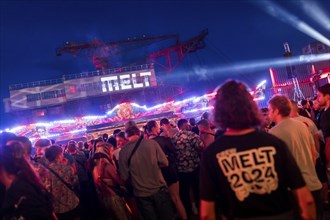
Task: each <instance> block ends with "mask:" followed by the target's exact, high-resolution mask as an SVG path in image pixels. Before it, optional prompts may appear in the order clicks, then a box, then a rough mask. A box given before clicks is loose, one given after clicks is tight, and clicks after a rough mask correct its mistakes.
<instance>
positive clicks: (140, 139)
mask: <svg viewBox="0 0 330 220" xmlns="http://www.w3.org/2000/svg"><path fill="white" fill-rule="evenodd" d="M142 139H143V137H142V135H141V137H140V138H139V140H138V141H137V142H136V144H135V146H134V148H133V150H132V153H131V155H130V156H129V158H128V160H127V164H128V169H129V167H130V165H131V159H132V157H133V155H134V153H135V151H136V150H137V148H138V147H139V145H140V143H141V141H142Z"/></svg>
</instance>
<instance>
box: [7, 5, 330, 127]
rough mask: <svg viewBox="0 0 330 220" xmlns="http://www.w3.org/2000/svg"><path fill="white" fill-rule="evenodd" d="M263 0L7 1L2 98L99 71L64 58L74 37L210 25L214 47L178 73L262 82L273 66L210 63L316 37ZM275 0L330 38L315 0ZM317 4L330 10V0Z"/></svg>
mask: <svg viewBox="0 0 330 220" xmlns="http://www.w3.org/2000/svg"><path fill="white" fill-rule="evenodd" d="M261 1H262V0H251V1H248V0H245V1H243V0H241V1H236V0H229V1H174V0H173V1H91V0H90V1H87V0H84V1H82V0H79V1H63V0H62V1H48V0H45V1H32V0H31V1H28V0H25V1H24V0H22V1H16V0H12V1H2V0H1V1H0V2H1V3H0V19H1V20H0V32H1V33H0V76H1V78H0V80H1V81H0V83H1V85H0V88H1V90H0V99H1V103H2V99H3V98H6V97H9V92H8V85H10V84H15V83H23V82H31V81H38V80H45V79H55V78H60V77H61V76H62V75H63V74H72V73H80V72H84V71H93V70H95V68H94V66H93V65H92V62H91V60H90V59H87V58H82V57H76V58H74V57H73V56H70V55H67V54H66V55H63V56H61V57H57V56H56V54H55V51H56V49H57V48H58V47H60V46H63V44H64V42H66V41H70V42H89V41H91V40H93V39H95V38H97V39H99V40H102V41H104V42H107V41H119V40H124V39H127V38H129V37H140V36H142V35H146V36H160V35H165V34H179V35H180V39H181V40H187V39H189V38H191V37H193V36H195V35H197V34H198V33H199V32H200V31H201V30H203V29H206V28H208V31H209V35H208V36H207V37H206V48H205V49H203V50H200V51H198V52H197V53H195V54H191V55H189V57H188V56H187V57H186V58H185V59H184V61H183V63H181V65H180V66H179V68H178V69H176V70H175V71H174V72H172V73H171V74H170V76H172V78H176V79H184V80H181V81H180V82H182V84H181V85H182V86H186V85H184V82H186V84H187V88H190V89H191V88H192V87H194V86H195V85H199V87H198V88H201V89H204V90H205V91H207V90H211V89H213V88H214V87H215V86H216V85H218V84H220V83H221V82H223V81H224V80H225V79H226V78H238V79H241V80H243V81H245V82H246V83H247V84H248V85H249V86H255V85H256V84H258V82H259V81H261V80H262V79H268V75H269V74H268V68H265V69H259V70H257V71H246V72H245V71H241V72H240V73H237V74H234V75H233V74H232V73H229V74H226V73H219V74H217V73H214V72H212V73H208V69H209V68H215V67H218V66H223V65H232V64H235V63H239V62H248V61H254V60H262V59H269V58H279V57H282V54H283V52H284V51H283V43H284V42H288V43H289V44H290V47H291V50H292V52H293V54H294V55H301V53H302V52H301V50H302V47H303V46H305V45H307V44H309V43H310V42H313V41H315V39H313V38H312V37H310V36H308V35H306V34H305V33H302V32H300V31H298V30H297V29H295V28H293V27H292V26H291V25H289V24H287V23H285V22H283V18H282V20H281V19H277V18H274V17H272V16H270V15H269V14H267V13H266V12H265V10H263V9H262V7H259V6H258V5H260V4H259V3H260V2H261ZM273 2H275V3H276V4H278V5H279V6H280V7H282V8H284V9H285V10H287V11H288V12H290V13H292V14H293V15H295V16H296V17H298V18H299V19H300V20H302V21H304V22H306V23H307V24H309V25H310V26H311V27H313V28H314V29H315V30H317V31H318V32H320V33H321V34H323V35H324V36H326V37H328V38H329V34H330V33H329V30H326V29H324V28H323V27H322V26H321V25H320V24H319V23H317V22H316V21H315V20H312V19H311V18H310V17H309V16H308V14H307V13H309V14H311V13H313V11H311V10H308V12H306V11H305V10H303V7H302V6H303V5H304V4H303V3H305V2H308V1H298V0H285V1H273ZM313 2H315V3H316V4H317V5H318V6H319V7H320V8H321V9H323V11H324V12H326V13H327V16H328V17H329V16H330V15H329V12H330V2H329V0H319V1H313ZM284 20H285V19H284ZM122 59H124V58H122ZM156 75H157V72H156ZM188 90H189V89H187V91H188ZM203 92H204V91H203ZM1 106H2V104H1ZM4 125H8V119H7V118H6V117H5V115H4V114H3V107H1V117H0V127H3V126H4Z"/></svg>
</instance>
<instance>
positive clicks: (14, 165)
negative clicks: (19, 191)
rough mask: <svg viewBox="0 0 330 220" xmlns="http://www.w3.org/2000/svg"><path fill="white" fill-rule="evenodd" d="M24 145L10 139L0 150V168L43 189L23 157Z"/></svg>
mask: <svg viewBox="0 0 330 220" xmlns="http://www.w3.org/2000/svg"><path fill="white" fill-rule="evenodd" d="M25 154H26V152H25V150H24V147H23V146H22V145H21V144H20V143H19V142H18V141H11V142H10V143H9V144H8V145H5V146H3V147H2V148H1V150H0V168H2V169H4V170H5V171H6V172H7V173H9V174H11V175H15V176H16V177H17V178H20V179H23V180H24V181H27V182H28V183H29V184H30V185H32V186H34V188H36V189H38V190H40V191H44V186H43V184H42V183H41V181H40V179H39V178H38V176H37V175H36V173H35V172H34V170H33V169H32V167H31V165H30V163H29V162H28V161H27V160H26V159H25Z"/></svg>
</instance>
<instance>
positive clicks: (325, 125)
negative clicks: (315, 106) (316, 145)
mask: <svg viewBox="0 0 330 220" xmlns="http://www.w3.org/2000/svg"><path fill="white" fill-rule="evenodd" d="M320 128H321V130H322V133H323V136H324V139H325V138H328V137H330V107H329V108H328V109H327V110H326V111H324V112H323V113H322V116H321V119H320Z"/></svg>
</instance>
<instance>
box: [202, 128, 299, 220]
mask: <svg viewBox="0 0 330 220" xmlns="http://www.w3.org/2000/svg"><path fill="white" fill-rule="evenodd" d="M303 186H305V182H304V180H303V177H302V175H301V173H300V170H299V168H298V166H297V164H296V162H295V160H294V158H293V156H292V155H291V153H290V151H289V150H288V147H287V146H286V145H285V143H284V142H283V141H281V140H280V139H278V138H276V137H275V136H273V135H271V134H268V133H265V132H262V131H254V132H251V133H248V134H245V135H240V136H227V135H224V136H221V137H219V138H218V139H217V140H215V142H213V143H212V144H211V145H210V146H208V147H207V148H206V149H205V151H204V153H203V157H202V161H201V167H200V197H201V199H202V200H206V201H218V200H219V206H220V209H222V211H223V213H224V214H225V215H226V216H227V217H228V218H229V219H232V218H234V217H241V218H244V217H245V218H246V217H257V216H271V215H276V214H280V213H284V212H286V211H289V210H290V209H291V205H290V202H289V201H290V199H289V193H290V192H289V191H288V188H291V189H297V188H301V187H303Z"/></svg>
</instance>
